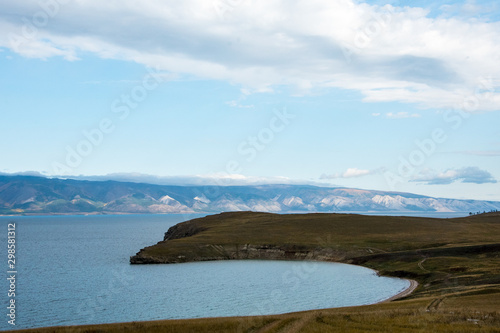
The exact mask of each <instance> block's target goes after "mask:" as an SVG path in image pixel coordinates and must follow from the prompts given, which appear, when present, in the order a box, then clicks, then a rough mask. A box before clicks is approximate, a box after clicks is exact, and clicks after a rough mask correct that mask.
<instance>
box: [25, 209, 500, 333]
mask: <svg viewBox="0 0 500 333" xmlns="http://www.w3.org/2000/svg"><path fill="white" fill-rule="evenodd" d="M242 258H261V259H294V260H303V259H317V260H326V261H329V260H331V261H339V262H345V263H354V264H359V265H363V266H366V267H370V268H373V269H376V270H378V271H379V272H380V273H381V274H384V275H389V276H397V277H405V278H410V279H414V280H416V281H417V282H418V283H419V284H418V287H417V289H416V290H415V291H414V292H413V293H412V294H411V295H409V296H407V297H406V298H401V299H398V300H396V301H392V302H385V303H380V304H375V305H368V306H360V307H348V308H337V309H323V310H312V311H305V312H297V313H289V314H283V315H270V316H257V317H229V318H205V319H190V320H164V321H152V322H133V323H121V324H108V325H87V326H74V327H59V328H57V327H55V328H47V329H36V330H26V331H20V332H34V331H36V332H66V331H68V330H69V331H71V332H124V331H126V332H228V333H229V332H263V333H271V332H274V333H288V332H311V333H313V332H476V331H477V332H500V213H488V214H480V215H475V216H470V217H465V218H456V219H431V218H410V217H388V216H378V217H376V216H363V215H354V214H302V215H299V214H292V215H276V214H268V213H252V212H235V213H223V214H218V215H212V216H207V217H205V218H200V219H195V220H191V221H187V222H184V223H180V224H177V225H176V226H174V227H172V228H170V229H169V230H168V231H167V232H166V233H165V238H164V241H162V242H159V243H158V244H156V245H154V246H151V247H148V248H145V249H142V250H141V251H140V252H139V253H138V254H137V255H136V256H134V257H132V258H131V262H132V263H136V264H141V263H142V264H144V263H175V262H186V261H196V260H218V259H242ZM138 269H140V267H138ZM145 278H147V276H145ZM166 283H167V282H166ZM235 297H237V291H235Z"/></svg>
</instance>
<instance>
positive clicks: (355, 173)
mask: <svg viewBox="0 0 500 333" xmlns="http://www.w3.org/2000/svg"><path fill="white" fill-rule="evenodd" d="M381 171H382V169H376V170H363V169H358V168H348V169H347V170H346V171H344V172H342V173H335V174H330V175H328V174H323V175H321V177H320V179H338V178H358V177H363V176H368V175H373V174H377V173H380V172H381Z"/></svg>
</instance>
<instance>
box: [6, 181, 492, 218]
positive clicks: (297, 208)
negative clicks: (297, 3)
mask: <svg viewBox="0 0 500 333" xmlns="http://www.w3.org/2000/svg"><path fill="white" fill-rule="evenodd" d="M492 209H500V202H497V201H479V200H457V199H442V198H432V197H426V196H421V195H416V194H411V193H397V192H384V191H370V190H359V189H350V188H326V187H316V186H311V185H259V186H226V187H223V186H177V185H176V186H170V185H152V184H143V183H130V182H117V181H84V180H71V179H67V180H64V179H50V178H44V177H35V176H0V214H55V213H59V214H64V213H74V214H78V213H195V212H203V213H205V212H206V213H213V212H222V211H247V210H250V211H263V212H279V213H281V212H304V211H311V212H335V211H343V212H346V211H353V212H368V211H381V212H383V211H401V212H408V211H420V212H468V211H471V212H477V211H489V210H492Z"/></svg>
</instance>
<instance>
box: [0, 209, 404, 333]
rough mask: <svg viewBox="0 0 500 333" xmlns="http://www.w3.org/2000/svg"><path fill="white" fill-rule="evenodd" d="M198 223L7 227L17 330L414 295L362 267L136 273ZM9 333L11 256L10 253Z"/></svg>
mask: <svg viewBox="0 0 500 333" xmlns="http://www.w3.org/2000/svg"><path fill="white" fill-rule="evenodd" d="M193 217H197V216H186V215H139V216H138V215H134V216H131V215H122V216H57V217H54V216H50V217H48V216H47V217H0V226H1V228H2V229H1V231H0V236H1V237H0V239H1V242H2V244H6V237H7V223H9V222H15V223H16V231H17V236H16V237H17V239H16V244H17V249H16V250H17V253H16V259H17V261H16V266H17V267H16V268H17V271H18V273H17V281H16V298H15V299H16V305H17V308H16V315H17V317H16V327H15V328H18V329H19V328H31V327H43V326H56V325H76V324H93V323H112V322H124V321H140V320H153V319H172V318H196V317H215V316H237V315H238V316H239V315H259V314H275V313H285V312H291V311H300V310H308V309H320V308H329V307H340V306H351V305H362V304H370V303H375V302H378V301H381V300H384V299H387V298H389V297H391V296H393V295H395V294H397V293H398V292H400V291H402V290H404V289H405V288H407V287H408V286H409V282H408V281H405V280H400V279H394V278H385V277H378V276H376V274H375V272H374V271H372V270H370V269H367V268H364V267H359V266H352V265H344V264H333V263H320V262H289V261H223V262H203V263H186V264H177V265H144V266H143V265H129V257H130V256H131V255H134V254H135V253H136V252H137V251H138V250H139V249H141V248H143V247H145V246H149V245H152V244H155V243H156V242H158V241H160V240H162V239H163V234H164V232H165V231H166V230H167V229H168V228H169V227H170V226H172V225H174V224H176V223H178V222H181V221H183V220H186V219H189V218H193ZM2 253H3V254H2V255H3V256H4V259H5V260H4V264H3V265H2V267H3V269H2V276H3V277H4V278H3V279H2V281H4V282H3V283H2V284H1V286H0V288H2V289H3V290H0V294H1V295H4V296H2V298H1V301H2V308H3V309H5V310H3V312H5V313H4V314H2V316H1V318H3V319H2V320H1V322H0V328H1V329H2V330H6V329H13V328H14V327H12V326H11V325H9V324H8V323H7V319H8V318H7V316H6V313H7V310H6V307H7V305H8V298H7V297H6V294H7V291H8V289H9V285H8V282H7V281H6V276H7V273H6V272H7V270H8V269H7V251H6V248H5V249H4V250H3V251H2Z"/></svg>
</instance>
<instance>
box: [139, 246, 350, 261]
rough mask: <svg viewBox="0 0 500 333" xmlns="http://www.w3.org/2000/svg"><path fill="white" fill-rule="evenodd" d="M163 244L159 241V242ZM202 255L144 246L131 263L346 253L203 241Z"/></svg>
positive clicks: (329, 257)
mask: <svg viewBox="0 0 500 333" xmlns="http://www.w3.org/2000/svg"><path fill="white" fill-rule="evenodd" d="M159 244H160V243H159ZM199 250H200V253H203V254H200V255H198V256H197V255H194V256H193V255H177V256H175V255H173V256H164V255H161V256H152V255H150V254H148V253H147V251H146V249H142V250H141V251H139V252H138V253H137V254H136V255H135V256H133V257H131V258H130V263H131V264H176V263H183V262H194V261H211V260H239V259H241V260H243V259H254V260H264V259H265V260H320V261H332V262H344V261H345V260H346V255H345V254H343V253H341V252H335V251H333V250H331V249H306V248H302V249H300V248H296V247H293V246H289V247H286V246H285V247H284V246H276V245H257V244H244V245H234V246H228V245H212V244H206V245H202V246H201V247H200V248H199Z"/></svg>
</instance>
